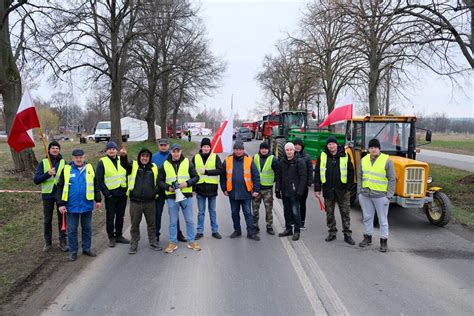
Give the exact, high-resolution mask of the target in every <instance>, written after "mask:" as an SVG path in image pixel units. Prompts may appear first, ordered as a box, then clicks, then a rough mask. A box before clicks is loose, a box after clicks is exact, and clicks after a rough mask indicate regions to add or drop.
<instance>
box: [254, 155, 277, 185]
mask: <svg viewBox="0 0 474 316" xmlns="http://www.w3.org/2000/svg"><path fill="white" fill-rule="evenodd" d="M253 161H254V163H255V166H256V167H257V170H258V173H259V175H260V184H261V185H264V186H272V185H273V182H275V172H274V171H273V169H272V162H273V155H270V156H268V157H267V160H266V161H265V164H264V165H263V168H260V155H259V154H256V155H255V156H253Z"/></svg>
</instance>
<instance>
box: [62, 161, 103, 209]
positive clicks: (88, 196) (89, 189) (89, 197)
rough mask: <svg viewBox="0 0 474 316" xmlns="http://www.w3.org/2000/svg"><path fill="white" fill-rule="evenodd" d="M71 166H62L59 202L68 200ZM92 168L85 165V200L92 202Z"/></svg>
mask: <svg viewBox="0 0 474 316" xmlns="http://www.w3.org/2000/svg"><path fill="white" fill-rule="evenodd" d="M71 169H72V167H71V165H66V166H64V188H63V195H62V196H61V200H63V201H66V202H67V200H68V198H69V180H70V179H71ZM94 178H95V172H94V168H93V167H92V165H91V164H90V163H88V164H86V199H87V200H89V201H92V200H93V199H94Z"/></svg>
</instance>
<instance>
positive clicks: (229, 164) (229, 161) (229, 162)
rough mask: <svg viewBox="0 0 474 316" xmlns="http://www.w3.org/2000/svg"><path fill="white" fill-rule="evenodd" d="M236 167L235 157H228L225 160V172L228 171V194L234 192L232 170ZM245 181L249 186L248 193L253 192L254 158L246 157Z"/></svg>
mask: <svg viewBox="0 0 474 316" xmlns="http://www.w3.org/2000/svg"><path fill="white" fill-rule="evenodd" d="M233 167H234V156H233V155H230V156H227V158H226V159H225V171H226V179H227V181H226V189H227V192H230V191H232V170H233ZM244 180H245V185H246V186H247V191H249V192H252V188H253V183H252V158H250V157H248V156H244Z"/></svg>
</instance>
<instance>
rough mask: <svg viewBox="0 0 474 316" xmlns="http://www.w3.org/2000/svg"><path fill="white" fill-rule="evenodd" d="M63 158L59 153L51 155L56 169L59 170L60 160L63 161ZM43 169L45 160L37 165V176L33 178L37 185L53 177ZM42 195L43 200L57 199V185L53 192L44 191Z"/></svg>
mask: <svg viewBox="0 0 474 316" xmlns="http://www.w3.org/2000/svg"><path fill="white" fill-rule="evenodd" d="M61 159H63V157H62V156H61V154H59V155H58V156H57V157H56V158H54V157H53V156H51V163H52V164H53V167H54V168H55V169H56V171H58V168H59V162H60V161H61ZM43 169H44V167H43V160H41V161H40V163H39V164H38V166H37V167H36V171H35V177H34V178H33V182H34V183H35V184H37V185H38V184H41V183H43V182H45V181H46V180H48V179H49V178H50V177H51V176H50V175H49V173H47V172H46V173H45V172H44V170H43ZM41 197H42V198H43V200H52V199H55V198H56V186H54V187H53V191H52V192H51V193H43V194H41Z"/></svg>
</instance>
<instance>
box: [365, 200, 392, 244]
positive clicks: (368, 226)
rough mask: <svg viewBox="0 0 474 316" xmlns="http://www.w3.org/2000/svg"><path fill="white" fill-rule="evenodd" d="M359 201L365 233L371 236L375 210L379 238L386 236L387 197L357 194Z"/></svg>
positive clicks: (385, 237)
mask: <svg viewBox="0 0 474 316" xmlns="http://www.w3.org/2000/svg"><path fill="white" fill-rule="evenodd" d="M359 203H360V206H361V208H362V214H363V216H364V228H365V234H366V235H369V236H372V233H373V230H374V215H375V212H377V216H378V218H379V227H380V238H383V239H387V238H388V218H387V217H388V207H389V205H390V202H389V200H388V198H386V197H381V198H370V197H367V196H365V195H363V194H359Z"/></svg>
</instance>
